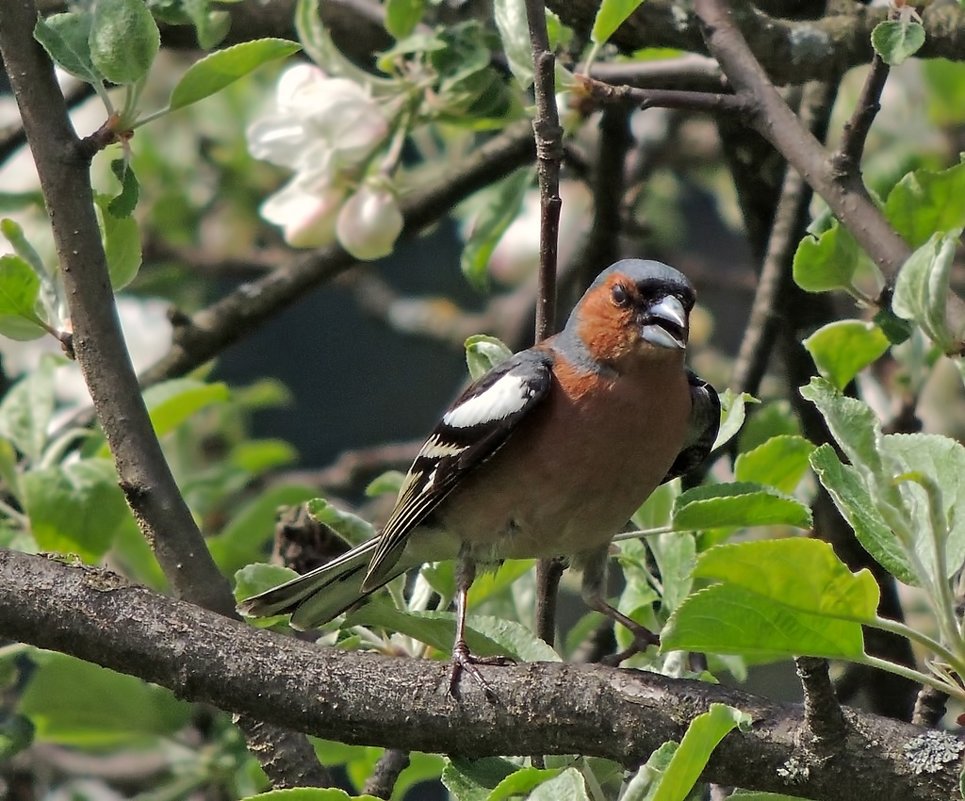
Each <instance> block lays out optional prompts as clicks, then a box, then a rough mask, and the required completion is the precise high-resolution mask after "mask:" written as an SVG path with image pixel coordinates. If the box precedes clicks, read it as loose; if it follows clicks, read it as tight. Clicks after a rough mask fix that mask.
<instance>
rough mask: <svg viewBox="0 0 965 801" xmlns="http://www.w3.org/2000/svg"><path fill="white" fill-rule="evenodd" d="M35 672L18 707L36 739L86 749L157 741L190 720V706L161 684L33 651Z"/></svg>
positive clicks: (71, 658) (128, 745)
mask: <svg viewBox="0 0 965 801" xmlns="http://www.w3.org/2000/svg"><path fill="white" fill-rule="evenodd" d="M34 660H35V661H37V662H38V666H37V669H36V671H35V672H34V673H33V676H32V678H31V680H30V683H29V684H28V685H27V688H26V690H25V691H24V693H23V696H22V697H21V699H20V703H19V705H18V711H19V712H20V713H21V714H24V715H26V716H27V717H29V718H30V719H31V721H32V722H33V724H34V725H35V726H36V739H37V740H39V741H42V742H53V743H57V744H60V745H71V746H79V747H83V748H88V749H94V748H111V747H119V746H123V747H125V748H136V747H138V746H139V745H140V746H143V745H148V744H151V743H152V742H154V743H156V739H155V738H157V737H164V736H169V735H172V734H174V732H176V731H177V730H178V729H181V728H183V727H184V726H185V725H187V723H188V722H189V720H190V718H191V705H190V704H187V703H184V702H183V701H179V700H178V699H176V698H175V697H174V695H173V694H172V693H171V692H170V691H168V690H165V689H163V688H161V687H157V686H155V685H153V684H148V683H147V682H144V681H141V680H140V679H136V678H134V677H133V676H126V675H124V674H122V673H115V672H114V671H112V670H107V669H106V668H102V667H98V666H97V665H93V664H91V663H89V662H82V661H81V660H79V659H74V658H73V657H69V656H66V655H64V654H57V653H51V652H45V653H42V654H40V653H37V654H35V656H34Z"/></svg>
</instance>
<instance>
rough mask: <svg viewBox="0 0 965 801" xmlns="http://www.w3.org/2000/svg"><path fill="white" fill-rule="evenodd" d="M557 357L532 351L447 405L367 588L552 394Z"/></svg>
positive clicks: (383, 538)
mask: <svg viewBox="0 0 965 801" xmlns="http://www.w3.org/2000/svg"><path fill="white" fill-rule="evenodd" d="M551 366H552V357H551V356H550V354H549V353H547V352H546V351H543V350H536V349H532V350H527V351H523V352H522V353H518V354H516V355H515V356H512V357H510V358H509V359H507V360H506V361H504V362H502V363H501V364H499V365H497V366H496V367H494V368H493V369H492V370H490V371H489V372H488V373H486V374H485V375H484V376H482V377H481V378H480V379H479V380H478V381H476V382H475V383H473V384H472V385H470V386H469V388H468V389H466V391H465V392H464V393H463V394H462V395H461V396H460V397H459V398H458V399H457V400H456V401H455V402H454V403H453V404H452V406H450V407H449V409H448V410H446V412H445V414H443V416H442V419H441V420H440V421H439V423H438V425H436V427H435V428H434V429H433V431H432V433H431V434H430V435H429V437H428V439H426V441H425V443H424V444H423V446H422V448H421V449H420V451H419V454H418V455H417V456H416V458H415V461H413V463H412V466H411V467H410V468H409V472H408V473H407V474H406V477H405V480H404V481H403V483H402V488H401V489H400V491H399V498H398V500H397V501H396V504H395V509H393V511H392V514H391V516H390V517H389V520H388V522H387V523H386V524H385V527H384V528H383V529H382V533H381V534H380V535H379V545H378V548H377V549H376V551H375V553H374V554H373V555H372V561H371V562H370V563H369V569H368V573H367V574H366V576H365V581H364V582H363V585H362V586H363V589H364V588H368V587H370V586H373V585H378V584H379V583H380V580H381V577H382V575H383V574H384V573H386V572H387V571H390V570H391V568H392V565H393V564H395V562H396V560H397V559H398V558H399V556H400V554H401V553H402V550H403V548H404V547H405V543H406V540H407V538H408V535H409V532H410V531H411V530H412V529H413V528H414V527H415V526H417V525H418V524H419V523H421V522H422V521H423V520H425V519H426V517H427V516H428V515H429V514H430V513H431V512H432V511H433V510H434V509H435V508H436V507H437V506H438V505H439V504H440V503H441V502H442V500H443V499H444V498H445V497H446V496H447V495H448V494H449V493H450V492H452V490H454V489H455V488H456V487H457V486H458V485H459V482H460V481H462V480H463V478H464V477H465V476H466V474H467V473H469V472H470V471H471V470H472V469H473V468H475V467H477V466H479V465H480V464H482V463H483V462H485V461H486V460H487V459H489V458H490V457H491V456H492V455H493V454H494V453H496V451H498V450H499V449H500V448H501V447H502V446H503V445H504V444H505V443H506V441H507V440H508V439H509V437H510V435H511V434H512V433H513V430H514V429H515V428H516V427H517V426H518V425H519V422H520V421H521V420H522V419H523V418H525V417H526V416H527V415H528V414H529V413H530V412H531V411H532V410H533V409H534V408H535V407H536V406H538V405H539V403H540V402H541V401H542V400H543V399H544V398H545V397H546V395H547V393H548V391H549V387H550V383H551V380H552V370H551Z"/></svg>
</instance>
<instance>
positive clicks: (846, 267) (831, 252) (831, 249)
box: [793, 222, 862, 292]
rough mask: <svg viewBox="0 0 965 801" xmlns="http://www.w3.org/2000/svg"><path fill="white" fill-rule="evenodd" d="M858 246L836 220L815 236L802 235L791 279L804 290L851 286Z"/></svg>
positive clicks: (856, 261) (856, 265)
mask: <svg viewBox="0 0 965 801" xmlns="http://www.w3.org/2000/svg"><path fill="white" fill-rule="evenodd" d="M861 258H862V256H861V249H860V248H859V247H858V243H857V242H856V241H855V239H854V237H853V236H852V235H851V233H850V232H849V231H848V230H847V229H846V228H844V227H843V226H842V225H840V224H839V223H838V222H835V223H834V225H832V226H831V228H829V229H828V230H827V231H825V232H824V233H822V234H821V235H820V236H818V237H814V236H811V235H808V236H805V237H804V239H802V240H801V242H800V243H799V244H798V246H797V250H796V251H795V253H794V265H793V274H794V282H795V283H796V284H797V285H798V286H799V287H801V289H803V290H804V291H805V292H829V291H831V290H834V289H844V288H846V287H849V286H851V279H852V278H853V277H854V274H855V272H856V271H857V269H858V266H859V264H860V259H861Z"/></svg>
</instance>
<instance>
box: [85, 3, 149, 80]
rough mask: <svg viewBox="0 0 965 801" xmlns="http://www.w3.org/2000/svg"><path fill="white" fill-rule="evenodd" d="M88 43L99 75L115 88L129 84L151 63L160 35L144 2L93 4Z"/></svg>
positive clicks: (142, 75) (142, 74)
mask: <svg viewBox="0 0 965 801" xmlns="http://www.w3.org/2000/svg"><path fill="white" fill-rule="evenodd" d="M88 42H89V44H90V58H91V61H92V62H93V63H94V66H95V67H96V68H97V70H98V71H99V72H100V74H101V75H103V76H104V77H105V78H107V80H109V81H113V82H114V83H116V84H132V83H136V82H137V81H139V80H141V78H143V77H144V76H145V75H147V72H148V70H149V69H150V68H151V64H153V63H154V57H155V56H156V55H157V51H158V49H159V48H160V46H161V33H160V31H159V30H158V27H157V23H156V22H155V21H154V17H152V16H151V12H150V11H148V8H147V6H146V5H145V4H144V0H97V2H96V3H95V4H94V17H93V21H92V23H91V27H90V37H89V38H88Z"/></svg>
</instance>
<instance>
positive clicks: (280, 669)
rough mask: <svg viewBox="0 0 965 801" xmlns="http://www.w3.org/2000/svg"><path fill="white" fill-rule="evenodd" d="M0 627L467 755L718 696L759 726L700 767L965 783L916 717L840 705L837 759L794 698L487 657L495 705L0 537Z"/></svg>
mask: <svg viewBox="0 0 965 801" xmlns="http://www.w3.org/2000/svg"><path fill="white" fill-rule="evenodd" d="M0 636H4V637H8V638H12V639H15V640H19V641H22V642H26V643H31V644H33V645H37V646H38V647H41V648H50V649H54V650H59V651H63V652H64V653H69V654H72V655H74V656H77V657H79V658H81V659H87V660H90V661H94V662H97V663H98V664H101V665H104V666H105V667H109V668H112V669H114V670H120V671H122V672H127V673H130V674H132V675H137V676H140V677H141V678H143V679H145V680H148V681H152V682H155V683H157V684H160V685H161V686H164V687H168V688H170V689H172V690H173V691H174V692H175V693H176V694H177V695H178V696H180V697H181V698H185V699H187V700H192V701H204V702H207V703H211V704H214V705H215V706H218V707H221V708H222V709H226V710H229V711H234V712H239V713H245V714H248V715H252V716H253V717H256V718H259V719H263V720H268V721H271V722H273V723H274V724H276V725H281V726H286V727H290V728H294V729H298V730H301V731H307V732H311V733H313V734H316V735H318V736H320V737H329V738H331V737H334V738H338V739H340V740H342V741H344V742H350V743H365V744H370V745H384V746H387V747H390V748H404V749H409V750H421V751H428V752H434V753H450V754H455V755H469V754H471V755H472V756H474V757H480V756H485V755H495V754H529V753H546V754H573V753H581V754H587V755H594V756H603V757H607V758H610V759H615V760H617V761H619V762H621V763H622V764H624V765H626V766H628V767H635V766H637V765H639V764H640V763H641V762H642V761H644V760H645V759H646V758H647V756H648V755H649V754H650V753H651V752H652V751H653V750H654V749H655V748H656V747H658V746H659V745H660V744H661V743H663V742H665V741H667V740H679V739H680V738H681V736H682V735H683V733H684V730H685V729H686V726H687V724H688V723H689V721H690V720H692V719H693V718H694V717H695V716H696V715H697V714H700V713H702V712H705V711H706V710H707V708H708V707H709V705H710V704H711V703H726V704H730V705H732V706H735V707H737V708H738V709H741V710H743V711H744V712H746V713H748V714H749V715H751V717H752V718H753V721H754V722H753V726H752V727H751V729H750V730H749V731H747V732H734V733H732V734H730V735H728V736H727V737H726V738H725V739H724V740H723V742H722V743H721V744H720V746H719V747H718V748H717V749H716V750H715V751H714V754H713V756H712V757H711V760H710V763H709V764H708V766H707V769H706V770H705V771H704V774H703V777H702V778H703V779H704V780H705V781H711V782H716V783H718V784H722V785H736V786H740V787H747V788H752V789H759V790H769V791H774V792H784V793H792V794H794V795H799V796H806V797H808V798H813V799H820V800H822V801H824V800H825V799H826V800H827V801H838V800H839V799H840V801H853V799H855V798H874V797H876V796H880V797H882V798H901V799H904V800H905V801H939V799H941V801H946V799H948V798H950V797H951V796H952V794H953V793H955V792H957V787H958V769H959V768H960V765H959V764H957V763H958V762H960V760H958V759H955V760H954V761H952V762H949V763H947V764H944V765H941V766H939V767H940V769H939V770H937V771H936V772H935V773H922V774H916V773H914V771H913V769H912V765H911V763H910V762H909V760H908V755H907V754H906V752H905V751H904V750H903V746H904V745H906V744H907V743H908V742H909V741H911V740H912V739H913V738H914V737H916V736H918V735H920V734H921V733H922V732H923V730H922V729H920V728H918V727H915V726H911V725H910V724H907V723H902V722H900V721H895V720H889V719H887V718H880V717H877V716H874V715H870V714H868V713H865V712H859V711H857V710H851V709H848V710H845V716H846V719H847V723H848V726H847V733H846V736H845V737H844V738H843V740H842V742H841V744H840V749H839V751H838V752H837V753H836V755H835V758H834V759H831V760H828V759H818V758H815V759H813V760H810V761H809V760H808V755H807V753H806V752H804V751H803V750H802V748H801V746H800V742H801V738H802V737H804V736H806V732H807V728H806V724H805V721H804V713H803V710H802V708H801V707H800V706H798V705H792V704H778V703H773V702H770V701H767V700H764V699H761V698H757V697H755V696H753V695H750V694H748V693H745V692H741V691H739V690H734V689H728V688H725V687H723V686H720V685H714V684H706V683H701V682H697V681H689V680H681V679H670V678H667V677H666V676H660V675H657V674H653V673H647V672H643V671H635V670H617V669H612V668H604V667H599V666H588V665H568V664H562V663H531V664H526V665H520V666H517V667H498V668H497V667H483V668H481V670H482V671H483V672H484V673H485V676H486V679H487V681H489V682H490V683H491V684H492V686H493V688H494V689H495V690H496V692H497V693H498V695H499V698H500V699H501V701H502V703H501V704H499V705H493V704H491V703H489V702H488V701H487V700H486V698H485V696H484V694H483V693H482V692H481V691H478V692H477V691H473V692H466V693H464V695H463V698H462V700H461V701H455V700H453V699H452V698H449V697H447V695H446V687H447V680H448V665H447V664H445V663H443V662H431V661H419V660H410V659H401V658H390V657H383V656H376V655H373V654H361V653H351V652H344V651H332V650H328V649H324V648H319V647H317V646H315V645H313V644H311V643H307V642H303V641H301V640H297V639H295V638H291V637H282V636H280V635H278V634H275V633H273V632H270V631H266V630H260V629H255V628H253V627H249V626H245V625H243V624H241V623H239V622H237V621H233V620H227V619H226V618H223V617H220V616H218V615H214V614H212V613H210V612H207V611H205V610H203V609H201V608H199V607H196V606H193V605H191V604H186V603H184V602H181V601H176V600H173V599H170V598H165V597H163V596H159V595H157V594H156V593H154V592H152V591H150V590H147V589H144V588H141V587H133V586H130V585H128V584H127V583H126V582H125V581H124V580H123V579H121V578H120V577H118V576H115V575H113V574H110V573H106V572H105V571H102V570H97V569H94V568H89V567H70V566H67V565H65V564H62V563H60V562H57V561H55V560H51V559H45V558H43V557H39V556H31V555H27V554H21V553H15V552H11V551H0ZM414 721H418V725H413V722H414ZM947 736H949V737H954V735H947ZM788 766H795V767H796V770H795V771H790V770H789V767H788Z"/></svg>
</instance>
